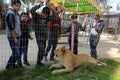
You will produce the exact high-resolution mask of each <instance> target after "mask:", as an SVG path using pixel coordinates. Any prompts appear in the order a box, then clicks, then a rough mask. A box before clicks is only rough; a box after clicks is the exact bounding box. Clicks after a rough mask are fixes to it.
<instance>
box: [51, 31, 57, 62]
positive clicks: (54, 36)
mask: <svg viewBox="0 0 120 80" xmlns="http://www.w3.org/2000/svg"><path fill="white" fill-rule="evenodd" d="M58 36H59V33H58V30H56V29H55V30H54V32H53V37H52V38H53V40H52V46H53V47H52V51H51V54H50V59H51V60H54V50H55V49H56V47H57V43H58Z"/></svg>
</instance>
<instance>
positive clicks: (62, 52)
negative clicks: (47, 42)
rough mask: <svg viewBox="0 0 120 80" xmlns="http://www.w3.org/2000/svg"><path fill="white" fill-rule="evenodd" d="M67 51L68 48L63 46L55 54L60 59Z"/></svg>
mask: <svg viewBox="0 0 120 80" xmlns="http://www.w3.org/2000/svg"><path fill="white" fill-rule="evenodd" d="M66 50H67V49H66V47H65V46H63V47H60V48H58V49H56V50H54V53H55V55H57V56H59V57H60V56H62V55H64V54H65V53H66Z"/></svg>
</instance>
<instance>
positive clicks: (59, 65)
mask: <svg viewBox="0 0 120 80" xmlns="http://www.w3.org/2000/svg"><path fill="white" fill-rule="evenodd" d="M62 66H63V65H62V64H61V63H57V64H53V65H51V66H50V68H49V69H52V68H54V67H62Z"/></svg>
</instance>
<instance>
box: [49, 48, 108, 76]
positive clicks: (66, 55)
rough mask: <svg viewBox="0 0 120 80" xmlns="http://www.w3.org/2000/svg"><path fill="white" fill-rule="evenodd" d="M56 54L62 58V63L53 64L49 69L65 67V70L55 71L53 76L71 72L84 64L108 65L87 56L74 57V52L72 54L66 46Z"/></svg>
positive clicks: (57, 50)
mask: <svg viewBox="0 0 120 80" xmlns="http://www.w3.org/2000/svg"><path fill="white" fill-rule="evenodd" d="M54 53H55V55H57V56H58V57H60V62H59V63H56V64H52V65H51V66H50V68H49V69H52V68H53V67H63V66H64V67H65V69H60V70H54V71H52V74H57V73H62V72H71V71H73V70H74V68H77V67H79V66H80V65H81V64H83V63H93V64H96V65H105V66H107V64H106V63H103V62H101V61H98V60H96V59H94V58H92V57H90V56H88V55H86V54H78V55H74V54H73V52H71V51H70V50H69V49H67V48H66V47H65V46H63V47H60V48H58V49H56V50H55V51H54Z"/></svg>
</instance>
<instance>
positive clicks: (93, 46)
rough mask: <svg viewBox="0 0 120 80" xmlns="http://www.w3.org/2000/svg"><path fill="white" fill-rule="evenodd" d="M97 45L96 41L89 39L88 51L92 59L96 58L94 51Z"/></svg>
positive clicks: (95, 39) (92, 38) (95, 51)
mask: <svg viewBox="0 0 120 80" xmlns="http://www.w3.org/2000/svg"><path fill="white" fill-rule="evenodd" d="M97 44H98V39H97V38H94V37H91V39H90V49H91V51H90V54H91V56H92V57H94V58H97V50H96V47H97Z"/></svg>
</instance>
